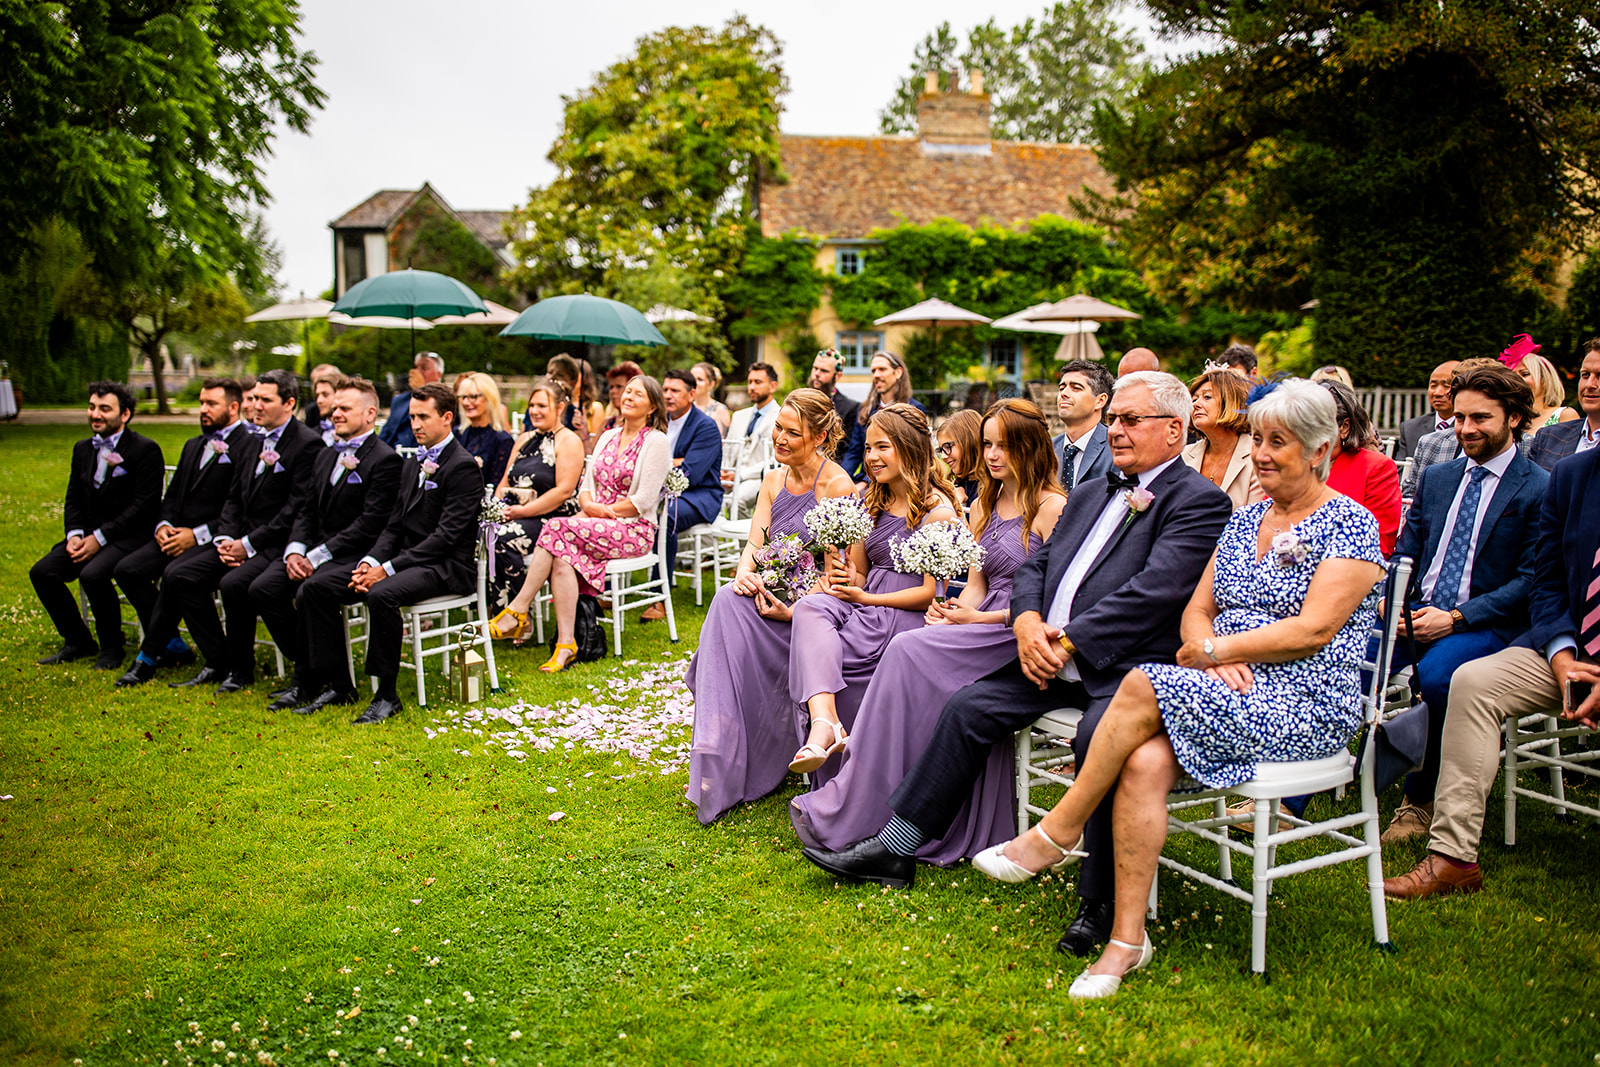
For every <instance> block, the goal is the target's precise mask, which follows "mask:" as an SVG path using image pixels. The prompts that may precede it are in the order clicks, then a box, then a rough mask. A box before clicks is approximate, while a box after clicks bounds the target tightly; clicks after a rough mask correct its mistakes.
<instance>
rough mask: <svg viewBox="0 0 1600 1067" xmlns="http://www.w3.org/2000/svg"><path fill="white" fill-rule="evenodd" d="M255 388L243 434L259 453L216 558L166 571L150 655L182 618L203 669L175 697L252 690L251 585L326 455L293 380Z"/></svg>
mask: <svg viewBox="0 0 1600 1067" xmlns="http://www.w3.org/2000/svg"><path fill="white" fill-rule="evenodd" d="M253 381H254V384H253V388H252V390H251V391H250V392H249V393H248V394H247V395H248V396H249V397H250V400H249V401H248V406H249V410H248V412H247V417H246V419H245V428H246V429H248V428H250V427H251V426H254V427H255V429H256V430H258V431H259V434H258V435H257V436H255V437H254V440H255V441H256V442H257V444H258V445H259V451H258V452H257V454H256V457H255V459H254V460H253V461H250V462H248V463H246V464H245V465H244V466H242V467H240V469H239V471H238V472H237V477H236V479H235V481H234V484H233V493H232V495H231V496H229V498H228V502H227V504H226V505H224V506H223V509H222V515H221V516H220V517H219V518H218V519H217V521H216V522H215V523H214V524H212V533H213V535H214V536H213V538H212V542H211V545H212V548H211V550H210V551H206V552H187V553H184V555H183V557H182V558H181V559H179V560H176V561H174V562H173V564H172V565H171V566H170V567H168V568H167V572H166V576H165V577H163V578H162V579H161V592H160V594H159V595H158V596H157V597H156V607H155V612H154V617H153V620H152V623H151V626H150V628H149V629H147V630H146V632H145V649H144V650H145V652H146V653H152V654H153V653H156V652H159V651H160V646H159V645H154V644H153V641H155V640H159V639H160V634H161V633H169V632H171V631H172V630H174V629H175V628H176V627H177V620H178V618H180V617H181V618H182V619H183V622H184V624H185V625H187V626H188V627H189V636H190V637H192V638H194V643H195V647H196V648H198V649H199V650H200V654H201V655H202V656H203V657H204V658H205V666H204V667H202V668H201V669H200V672H199V673H198V674H196V675H195V676H194V677H193V678H190V679H188V680H187V681H182V682H172V683H170V684H171V686H172V687H173V688H175V689H176V688H185V687H188V686H196V685H216V686H217V692H218V693H234V692H238V691H239V690H240V689H243V688H245V687H246V686H249V685H251V684H253V683H254V681H255V636H256V609H255V605H254V603H252V602H251V600H250V583H251V582H253V581H255V579H256V578H258V577H260V575H261V572H262V571H264V570H266V569H267V565H268V564H269V563H272V562H274V561H276V560H277V559H278V558H279V556H280V554H281V553H282V551H283V546H284V545H285V544H287V543H288V540H289V525H290V523H291V522H292V521H293V518H294V514H295V511H296V510H297V508H298V505H297V504H290V501H291V499H293V500H299V501H303V500H305V499H306V492H307V489H308V487H309V486H310V484H311V466H312V463H313V461H315V459H316V457H317V454H318V453H319V452H321V451H322V448H323V445H322V438H321V437H319V436H318V435H317V432H316V431H315V430H313V429H311V428H310V427H308V426H307V425H306V424H305V423H303V422H301V421H300V420H299V419H297V418H295V417H294V415H295V407H296V403H297V400H296V398H297V397H298V396H299V395H300V394H299V388H300V387H299V382H298V380H297V379H296V378H295V376H294V375H293V374H292V373H290V372H289V371H286V370H270V371H267V372H266V373H264V374H262V375H261V377H260V378H258V379H254V380H253ZM236 462H237V461H236ZM218 589H220V590H221V591H222V601H223V607H224V610H225V611H226V612H227V616H228V633H227V636H226V637H224V634H223V630H222V622H221V620H219V619H218V618H217V608H216V604H215V602H214V601H213V600H212V594H213V593H215V592H216V591H217V590H218Z"/></svg>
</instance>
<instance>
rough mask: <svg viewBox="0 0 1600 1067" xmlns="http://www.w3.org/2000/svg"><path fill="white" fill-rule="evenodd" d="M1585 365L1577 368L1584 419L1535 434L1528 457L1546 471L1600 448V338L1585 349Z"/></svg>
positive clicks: (1548, 427)
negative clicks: (1568, 459)
mask: <svg viewBox="0 0 1600 1067" xmlns="http://www.w3.org/2000/svg"><path fill="white" fill-rule="evenodd" d="M1584 347H1585V349H1586V351H1585V352H1584V354H1583V365H1582V366H1581V367H1579V369H1578V410H1580V411H1582V412H1583V418H1581V419H1573V420H1572V421H1571V422H1558V423H1556V424H1555V425H1554V426H1546V427H1544V428H1543V429H1542V430H1540V431H1539V432H1538V433H1535V434H1533V435H1532V437H1533V445H1532V446H1531V447H1530V448H1529V450H1528V458H1529V459H1531V460H1533V461H1534V462H1535V463H1537V464H1538V465H1539V466H1541V467H1543V468H1544V469H1545V470H1551V469H1553V468H1554V467H1555V465H1556V461H1557V460H1561V459H1565V458H1567V457H1568V456H1570V455H1572V454H1573V453H1575V452H1587V451H1589V449H1591V448H1594V447H1595V446H1596V445H1600V337H1595V338H1591V339H1590V340H1589V342H1588V343H1587V344H1586V345H1585V346H1584Z"/></svg>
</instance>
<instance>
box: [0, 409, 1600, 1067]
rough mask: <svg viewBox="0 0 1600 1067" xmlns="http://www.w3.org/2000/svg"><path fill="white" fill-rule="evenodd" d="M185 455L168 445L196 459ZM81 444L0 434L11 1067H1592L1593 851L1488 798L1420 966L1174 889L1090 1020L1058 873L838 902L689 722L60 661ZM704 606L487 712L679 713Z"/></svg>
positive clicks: (1167, 888)
mask: <svg viewBox="0 0 1600 1067" xmlns="http://www.w3.org/2000/svg"><path fill="white" fill-rule="evenodd" d="M188 432H189V431H187V430H186V429H184V428H182V427H175V426H174V427H158V428H156V430H155V436H156V437H157V439H158V440H160V441H161V443H162V445H163V447H164V448H165V449H167V451H168V454H169V455H176V452H177V447H178V444H179V442H180V441H181V440H182V439H183V437H184V436H186V435H187V433H188ZM77 436H81V431H77V430H74V429H73V428H71V427H17V426H0V472H3V473H4V479H3V481H0V505H3V507H4V511H5V514H6V515H8V516H9V521H8V522H7V524H6V527H5V531H4V533H3V534H0V620H3V622H4V623H5V627H6V630H5V634H6V636H5V637H4V639H3V640H0V677H3V678H4V679H5V682H4V685H3V687H0V795H10V796H11V797H13V799H11V800H7V801H3V802H0V1063H4V1064H29V1065H31V1064H48V1063H65V1062H72V1061H74V1060H76V1059H81V1060H82V1062H84V1063H86V1064H122V1063H152V1064H162V1063H166V1064H171V1065H178V1064H189V1063H193V1064H213V1063H216V1064H223V1065H226V1064H229V1063H240V1064H243V1063H268V1062H271V1063H278V1064H306V1065H310V1064H315V1065H317V1067H329V1065H330V1064H331V1065H335V1067H336V1065H337V1064H339V1063H341V1062H342V1063H349V1064H369V1063H376V1062H391V1063H412V1062H417V1063H424V1064H435V1063H446V1062H448V1063H452V1064H463V1065H470V1064H494V1063H500V1064H528V1065H535V1064H548V1065H552V1067H553V1065H555V1064H585V1063H595V1062H601V1063H613V1062H615V1063H624V1062H626V1063H641V1062H642V1063H651V1064H654V1063H727V1064H746V1063H752V1062H758V1063H759V1062H772V1063H793V1062H806V1061H811V1062H838V1063H881V1062H921V1063H937V1062H940V1061H944V1062H948V1063H967V1062H982V1063H1011V1062H1017V1063H1023V1062H1026V1063H1037V1062H1066V1063H1080V1062H1081V1063H1105V1062H1137V1063H1174V1064H1189V1063H1214V1064H1219V1065H1220V1064H1229V1065H1232V1064H1241V1063H1244V1064H1248V1063H1329V1064H1333V1063H1351V1062H1356V1061H1365V1062H1372V1063H1413V1062H1424V1063H1452V1064H1453V1063H1468V1062H1472V1063H1487V1062H1501V1063H1507V1064H1524V1063H1552V1064H1555V1063H1568V1064H1574V1063H1591V1062H1593V1061H1594V1060H1595V1059H1596V1058H1600V1057H1597V1056H1596V1054H1597V1053H1600V1023H1597V1020H1596V1019H1595V1016H1594V1012H1595V1010H1596V1003H1595V994H1596V990H1597V989H1600V966H1597V949H1600V936H1597V933H1596V923H1595V907H1594V899H1595V896H1594V885H1595V875H1596V871H1597V870H1600V864H1597V858H1600V840H1597V834H1596V832H1595V830H1594V828H1593V827H1589V826H1585V827H1573V826H1567V825H1562V824H1561V823H1559V822H1558V821H1557V820H1556V819H1555V818H1554V817H1553V816H1552V815H1551V814H1549V809H1547V808H1543V807H1535V806H1532V805H1530V806H1527V807H1525V808H1524V809H1523V813H1522V815H1521V819H1520V824H1521V837H1522V841H1523V843H1522V844H1521V845H1520V846H1519V847H1518V848H1517V849H1515V850H1511V851H1508V850H1505V849H1503V848H1501V847H1499V846H1498V845H1497V844H1495V843H1494V842H1495V841H1497V840H1498V835H1499V832H1500V819H1499V815H1498V810H1499V808H1498V793H1497V794H1496V799H1495V800H1492V801H1491V814H1490V818H1489V824H1488V837H1489V841H1490V843H1489V845H1488V847H1487V848H1486V850H1485V861H1486V875H1487V881H1488V889H1487V891H1486V892H1484V893H1482V894H1480V895H1478V896H1476V897H1471V898H1457V899H1449V900H1446V901H1443V902H1425V903H1421V904H1411V905H1395V906H1392V907H1391V909H1390V922H1391V927H1392V930H1393V934H1394V937H1395V939H1396V941H1397V942H1398V943H1399V945H1400V947H1401V952H1400V953H1399V954H1398V955H1384V954H1380V953H1378V952H1376V951H1374V950H1373V949H1372V947H1371V936H1370V930H1371V928H1370V925H1369V922H1368V918H1367V911H1366V902H1365V894H1364V890H1363V886H1362V874H1361V871H1360V869H1359V868H1360V866H1361V865H1359V864H1350V865H1344V866H1342V867H1340V868H1336V869H1333V870H1328V871H1322V872H1318V873H1314V874H1311V875H1308V876H1303V877H1301V878H1298V879H1294V880H1291V881H1289V882H1287V883H1285V884H1283V885H1282V886H1280V887H1279V889H1278V891H1277V893H1276V895H1275V896H1274V898H1273V900H1274V905H1273V912H1272V927H1271V929H1270V931H1269V945H1268V953H1269V962H1270V966H1271V968H1272V970H1271V980H1270V981H1269V982H1265V983H1263V982H1259V981H1256V980H1253V979H1250V978H1248V977H1245V976H1243V975H1242V974H1241V968H1242V967H1243V966H1244V964H1245V963H1246V961H1247V959H1248V948H1249V909H1248V907H1247V906H1246V905H1243V904H1239V903H1236V902H1234V901H1232V900H1231V899H1228V898H1225V897H1222V896H1221V895H1220V894H1217V893H1214V892H1212V891H1210V890H1208V889H1202V888H1198V887H1195V886H1192V885H1189V884H1186V883H1184V882H1182V881H1180V880H1178V879H1176V878H1174V877H1172V876H1170V875H1168V874H1163V876H1162V881H1161V893H1162V898H1163V901H1164V905H1165V906H1164V910H1163V922H1162V925H1161V927H1160V928H1159V930H1158V931H1156V933H1155V936H1156V940H1157V944H1158V946H1159V954H1158V955H1157V957H1156V963H1155V965H1154V966H1153V967H1152V969H1151V970H1150V971H1149V972H1147V973H1142V974H1140V975H1137V976H1135V977H1133V978H1131V979H1130V980H1129V982H1128V984H1127V985H1126V987H1125V988H1124V990H1123V992H1122V994H1120V995H1119V996H1118V997H1117V998H1116V999H1114V1000H1112V1001H1110V1002H1103V1003H1099V1004H1094V1005H1090V1006H1087V1007H1079V1006H1075V1005H1074V1004H1072V1003H1071V1002H1069V1001H1068V1000H1067V999H1066V996H1065V986H1066V983H1067V982H1068V981H1070V979H1071V977H1072V976H1073V975H1074V974H1075V973H1076V972H1077V971H1078V970H1079V969H1080V968H1081V967H1082V964H1081V963H1079V962H1078V961H1076V960H1073V959H1071V958H1069V957H1065V956H1061V955H1058V954H1056V953H1055V952H1053V951H1051V949H1052V946H1053V945H1054V942H1055V940H1056V938H1057V937H1058V936H1059V934H1060V930H1061V927H1062V926H1063V924H1064V923H1065V921H1066V920H1067V919H1068V918H1070V915H1071V909H1072V907H1073V900H1072V895H1071V892H1070V882H1067V881H1061V880H1049V879H1047V880H1045V881H1044V882H1043V883H1041V884H1032V885H1028V886H1024V887H1007V886H1001V885H999V884H997V883H993V882H989V881H988V880H987V879H985V878H983V877H982V876H981V875H978V874H976V872H974V871H972V870H971V869H970V868H968V867H965V866H963V867H961V868H959V869H956V870H953V871H936V870H931V869H928V868H924V870H923V872H922V874H921V875H920V876H919V880H918V883H917V885H916V887H915V888H914V889H913V890H911V891H910V892H890V891H887V890H878V889H865V888H862V887H852V886H844V887H835V886H834V885H833V884H832V883H831V881H829V880H828V879H827V878H826V877H825V876H823V875H822V874H821V872H819V871H817V870H815V869H814V868H812V867H810V866H809V865H808V864H806V863H805V862H804V861H803V860H801V859H800V857H799V854H798V848H797V845H796V842H795V839H794V836H793V834H792V832H791V830H790V828H789V821H788V818H787V815H786V813H785V806H786V803H787V799H788V797H789V795H791V793H792V791H793V789H795V788H798V786H797V784H791V786H790V787H789V789H786V790H785V791H784V792H783V793H781V794H780V795H778V796H774V797H770V798H768V799H766V800H764V801H762V802H760V803H758V804H755V805H753V806H750V807H748V808H745V809H742V810H739V811H736V812H734V813H733V814H731V815H730V816H728V817H727V818H725V819H724V820H723V821H721V822H720V823H718V824H717V825H715V826H713V827H710V828H703V827H701V826H700V825H699V824H698V823H697V822H696V821H695V819H694V816H693V812H692V810H691V809H690V807H689V806H688V805H687V804H686V803H685V801H684V800H683V799H682V792H683V787H684V780H685V772H684V770H683V769H682V766H681V756H682V753H681V750H680V748H679V746H681V745H683V744H684V743H685V742H686V741H687V730H686V729H685V728H684V727H683V726H681V725H676V726H672V727H670V728H668V729H666V730H664V731H663V733H662V738H661V740H660V743H658V744H657V745H656V746H655V748H654V750H653V751H652V752H651V753H650V754H649V756H648V758H645V759H635V758H634V757H633V756H630V755H628V754H626V752H619V751H611V750H609V749H607V748H605V746H604V745H600V744H596V743H593V742H587V741H584V740H575V741H573V743H572V747H571V748H570V749H569V748H567V747H566V746H565V743H564V741H563V740H562V739H560V738H559V737H556V738H554V744H553V747H551V748H550V749H549V750H548V751H538V750H537V749H536V748H535V746H533V745H532V744H529V743H526V742H524V743H522V744H521V745H520V748H521V749H522V750H524V751H526V752H527V755H526V757H525V758H522V759H518V758H517V757H513V756H511V755H508V754H507V752H506V750H507V748H509V747H511V745H512V742H511V741H510V740H506V739H496V738H493V737H491V736H490V735H491V734H492V733H493V732H495V731H496V730H497V729H498V730H504V729H509V727H508V726H506V724H503V723H502V724H499V725H497V726H494V727H490V726H485V725H483V724H482V723H475V722H469V721H466V720H465V717H464V716H465V713H468V712H469V711H470V709H465V708H462V707H460V706H456V705H452V704H449V703H440V702H438V700H439V696H440V695H441V694H442V692H443V688H442V686H441V687H440V689H438V690H436V691H434V690H432V683H431V682H430V690H431V691H434V693H435V703H434V704H433V705H431V706H430V707H429V708H427V709H426V710H419V709H417V708H416V707H415V706H414V704H412V705H410V706H408V708H407V711H406V713H405V714H404V715H402V716H401V717H400V718H398V719H396V720H394V721H391V722H389V723H386V724H384V725H382V726H380V727H375V728H368V729H356V728H353V727H351V726H349V725H348V724H347V720H348V718H350V716H349V715H331V714H324V715H317V716H313V717H309V718H300V717H296V716H292V715H289V714H287V713H279V712H267V711H265V710H264V706H265V703H266V699H265V696H264V692H257V693H255V694H245V695H241V696H236V697H232V698H212V697H211V696H210V695H209V694H204V693H196V692H194V691H189V690H185V691H173V690H169V689H167V688H166V687H165V686H164V685H152V686H145V687H142V688H140V689H136V690H133V691H131V692H120V691H114V690H113V689H112V686H111V681H112V679H111V677H110V676H108V675H106V674H103V673H98V672H94V671H91V670H89V669H88V668H87V667H86V666H84V665H82V664H74V665H72V666H70V667H67V668H53V669H46V668H39V667H35V666H34V665H33V661H34V660H35V659H36V658H38V657H39V656H41V655H44V654H45V653H47V652H49V651H53V649H54V647H55V637H54V634H53V632H52V631H51V630H50V628H49V625H48V623H47V621H46V619H45V617H44V615H43V612H42V611H41V610H39V608H38V606H37V604H36V602H35V601H34V599H33V595H32V590H31V588H30V587H29V585H28V581H27V573H26V572H27V568H28V567H29V565H30V564H31V563H32V562H33V560H34V559H36V558H37V557H38V556H39V555H41V554H42V553H43V552H44V551H45V549H46V548H47V547H48V546H49V545H50V544H51V543H52V542H53V541H55V540H56V539H57V538H59V537H60V532H61V520H60V511H61V509H60V498H61V487H62V484H63V481H64V479H65V472H66V458H67V455H68V449H69V444H70V442H71V441H72V440H73V439H74V438H76V437H77ZM690 600H691V598H690V597H688V596H687V594H686V593H683V592H681V591H680V596H679V601H680V613H679V621H680V627H681V632H682V636H683V638H684V641H683V643H682V644H680V645H677V646H671V645H669V644H668V642H667V639H666V634H665V631H664V627H663V625H662V624H659V623H658V624H652V625H649V626H641V627H637V628H634V629H630V630H629V631H628V633H627V639H626V648H627V653H628V655H627V657H626V659H625V660H622V661H618V660H614V659H608V660H605V661H603V662H601V663H598V664H591V665H586V666H583V667H580V668H577V669H574V670H573V671H571V672H569V673H568V674H567V675H564V676H561V677H559V678H556V679H546V678H544V677H542V676H541V675H539V674H538V673H537V672H536V671H535V669H534V668H535V667H536V666H537V665H538V663H539V662H541V661H542V658H543V657H542V655H540V653H539V652H538V651H536V650H533V649H528V650H522V651H517V652H511V651H507V652H506V653H505V654H504V657H503V660H502V664H503V666H502V670H503V671H504V677H505V680H506V682H507V684H508V687H509V692H508V693H507V694H504V695H502V696H498V697H495V698H494V699H493V701H492V703H493V704H495V705H498V706H502V707H507V706H511V705H513V704H516V703H518V702H525V703H526V704H527V705H530V706H532V707H534V708H554V709H556V710H557V711H559V710H560V707H561V705H563V704H564V703H567V702H572V704H571V705H569V706H575V705H576V704H581V703H585V702H591V703H596V704H599V703H605V702H606V701H607V699H608V696H607V691H608V688H609V687H611V686H612V685H616V686H617V690H616V692H615V694H614V699H613V700H612V702H613V703H614V704H615V705H616V706H617V707H618V708H620V709H622V710H626V709H628V708H630V707H634V706H642V707H644V708H646V709H664V710H663V714H666V715H668V716H672V715H676V716H677V717H678V718H680V719H681V717H682V716H681V704H680V702H679V700H678V698H677V697H676V696H674V695H673V694H672V693H670V692H668V691H667V690H666V688H665V687H663V686H662V685H661V684H659V682H658V679H657V677H656V676H657V675H658V674H660V675H664V674H666V673H667V668H666V667H665V666H664V665H667V664H673V663H681V662H683V661H684V658H685V657H686V655H687V653H688V650H690V649H692V648H693V646H694V640H695V636H696V633H697V631H698V627H699V620H700V617H701V613H700V612H698V611H696V610H695V609H694V608H693V605H692V603H690ZM161 680H163V681H164V680H167V678H166V676H163V677H162V679H161ZM407 693H408V690H407V689H406V688H405V687H404V684H403V683H402V694H407ZM409 699H410V697H409V695H408V700H409ZM484 706H485V705H478V706H477V707H478V708H482V707H484ZM523 713H524V714H527V715H528V717H529V720H530V722H536V721H538V716H539V714H541V713H539V712H537V711H533V712H530V711H529V709H528V708H524V709H523ZM441 728H447V729H444V732H442V733H441V732H439V731H440V730H441ZM474 729H476V730H479V731H480V733H476V734H475V733H473V732H472V731H473V730H474ZM430 732H431V733H433V736H430ZM546 736H551V735H550V732H549V731H548V730H547V731H546ZM498 740H505V743H504V744H501V743H496V742H497V741H498ZM663 764H666V765H667V767H666V770H665V773H663V766H662V765H663ZM1587 795H1590V796H1592V795H1593V792H1592V790H1590V791H1588V793H1587ZM1390 799H1391V801H1392V800H1393V798H1390ZM1324 802H1325V801H1321V800H1319V801H1318V803H1324ZM557 811H560V812H564V813H565V815H564V817H562V818H560V819H559V820H557V821H551V816H552V815H553V813H555V812H557ZM1420 853H1421V847H1420V846H1413V847H1410V848H1403V849H1395V850H1393V854H1392V855H1390V856H1389V857H1388V858H1387V861H1386V866H1387V868H1388V870H1389V871H1390V873H1395V872H1398V871H1400V870H1403V869H1405V868H1407V867H1409V866H1410V864H1411V863H1413V862H1415V860H1416V859H1417V858H1418V856H1419V855H1420ZM380 1047H381V1048H382V1049H384V1050H385V1052H384V1053H383V1056H382V1058H381V1059H380V1054H379V1052H378V1050H379V1049H380Z"/></svg>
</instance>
